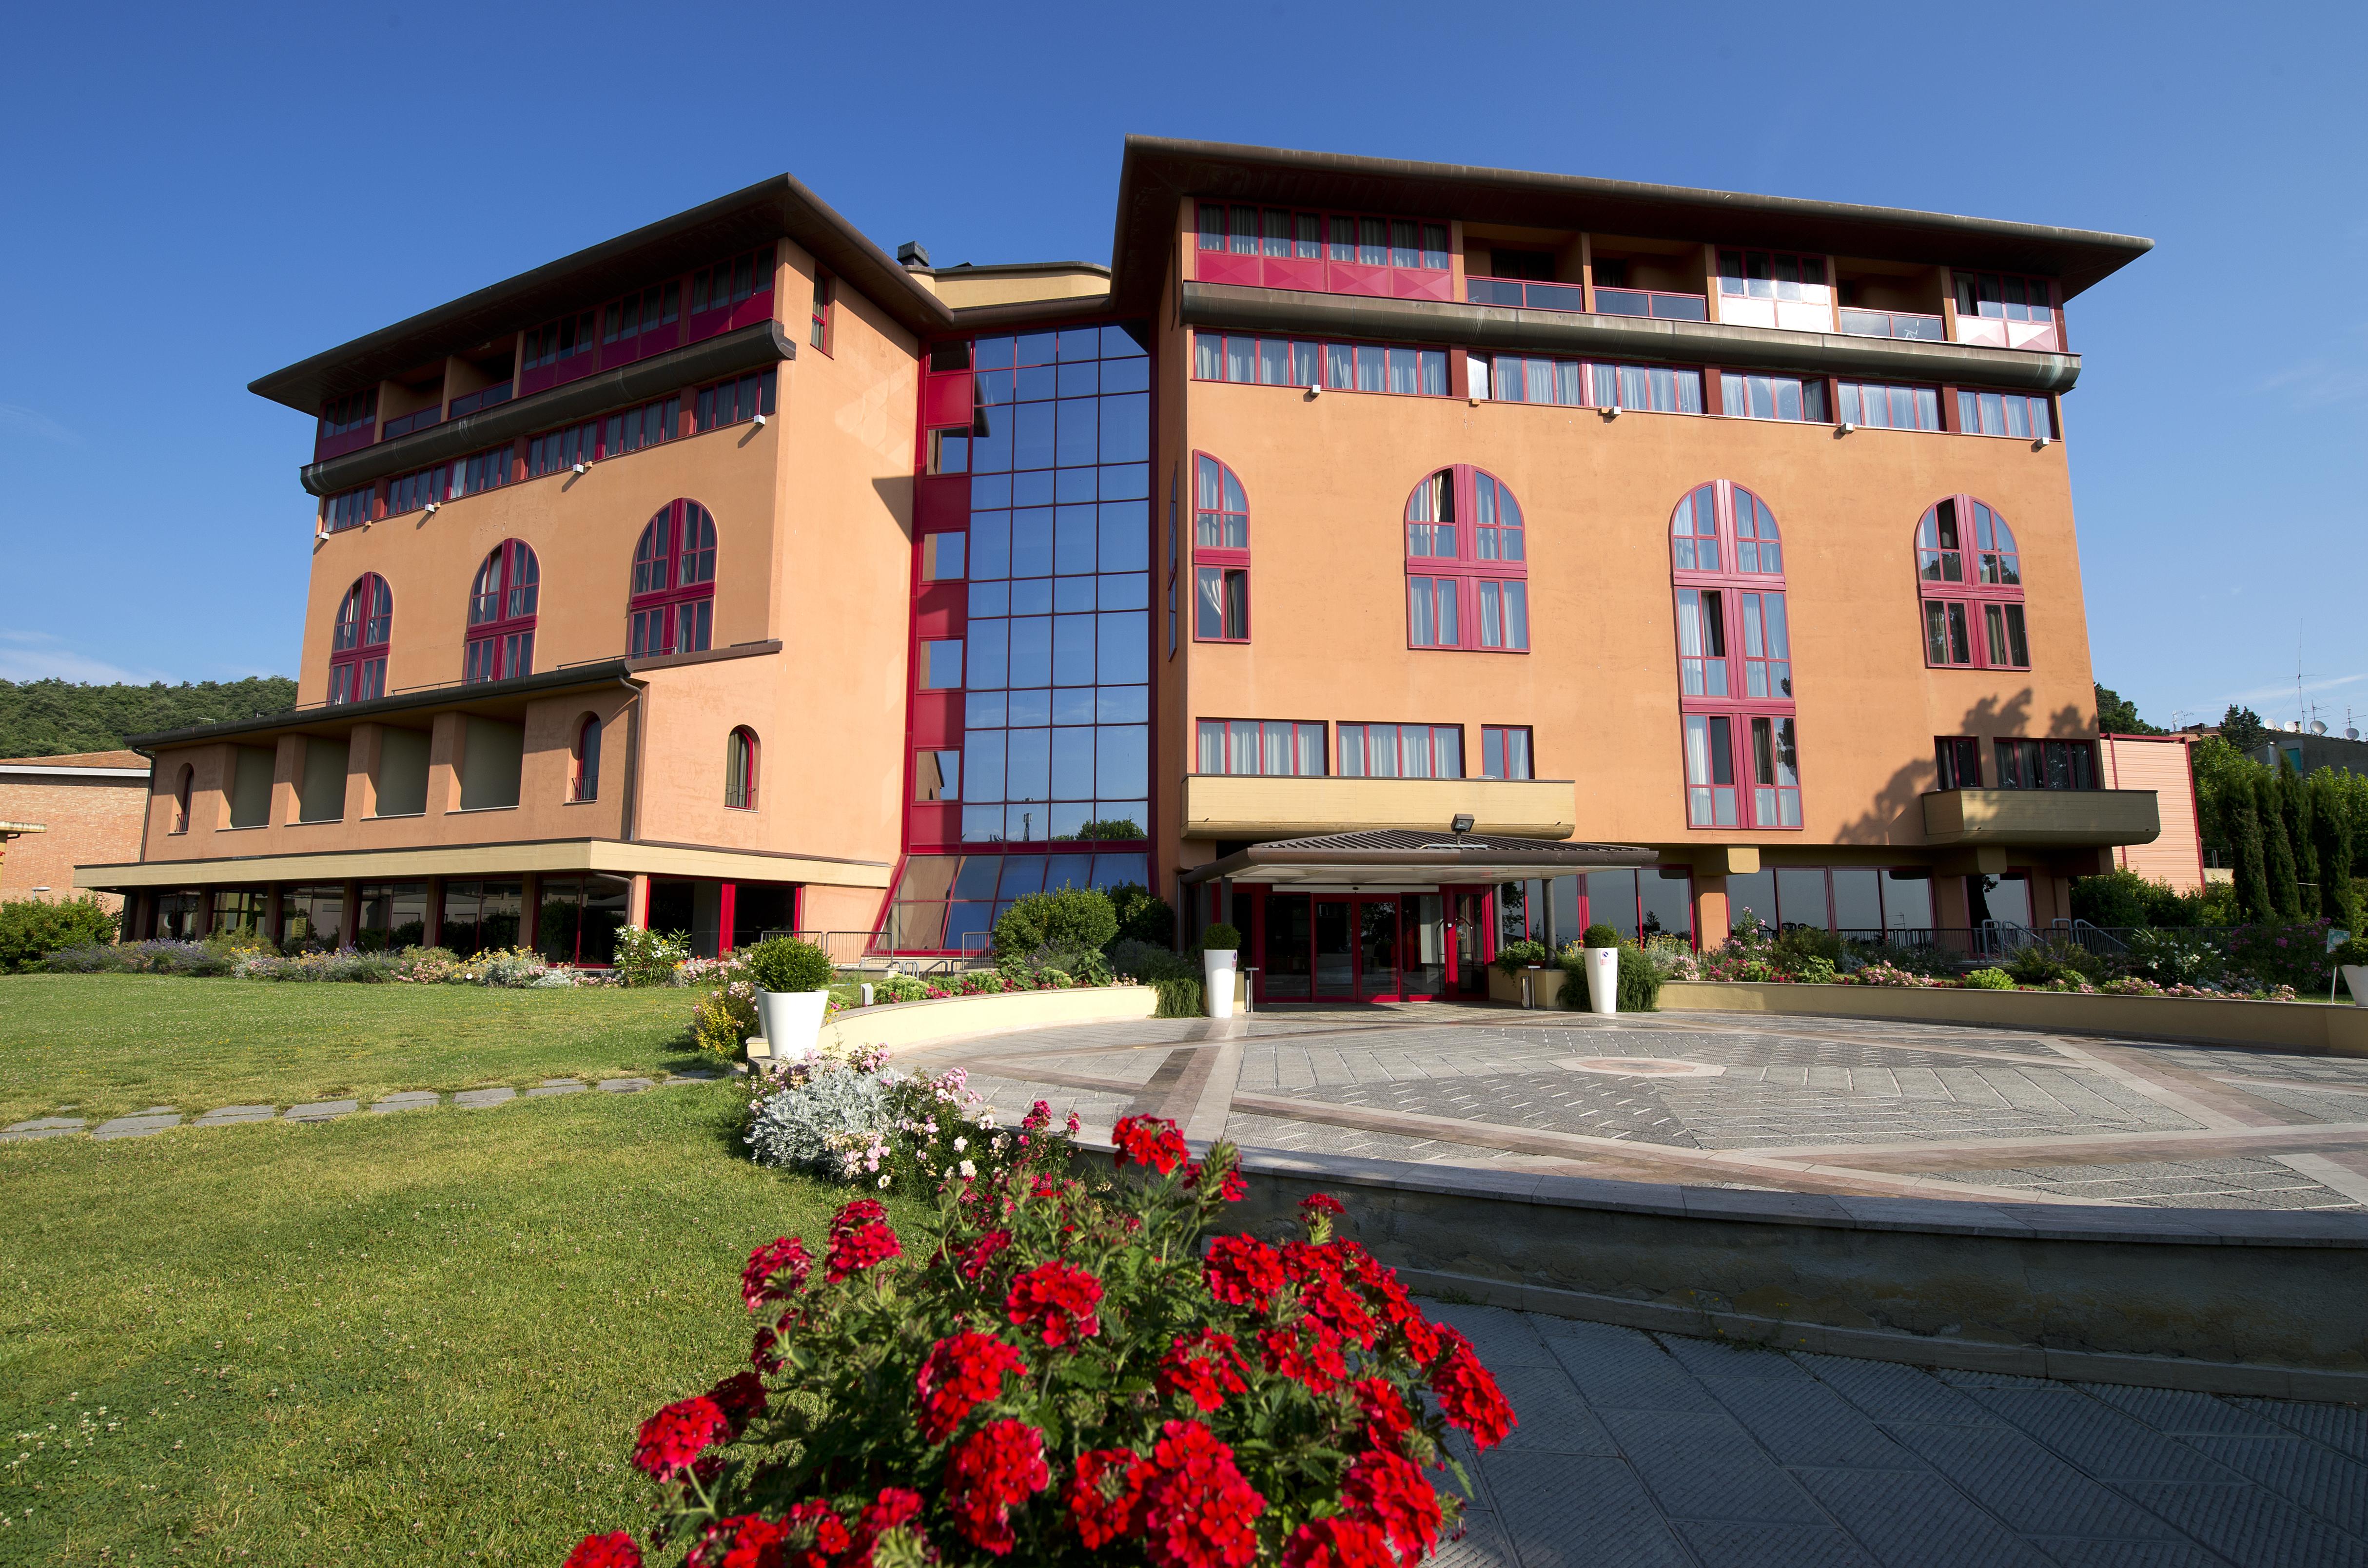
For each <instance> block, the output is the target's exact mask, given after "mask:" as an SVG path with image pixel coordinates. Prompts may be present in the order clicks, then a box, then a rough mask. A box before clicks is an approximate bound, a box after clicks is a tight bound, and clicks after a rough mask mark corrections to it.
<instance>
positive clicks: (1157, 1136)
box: [1110, 1116, 1190, 1176]
mask: <svg viewBox="0 0 2368 1568" xmlns="http://www.w3.org/2000/svg"><path fill="white" fill-rule="evenodd" d="M1110 1142H1113V1143H1115V1144H1117V1145H1118V1153H1117V1154H1116V1155H1115V1156H1113V1158H1114V1159H1115V1162H1116V1164H1117V1165H1118V1167H1119V1168H1120V1169H1121V1170H1124V1169H1125V1168H1126V1167H1127V1166H1128V1165H1149V1166H1150V1167H1151V1168H1152V1169H1153V1170H1156V1171H1157V1172H1158V1173H1159V1174H1160V1175H1161V1176H1166V1175H1167V1173H1168V1172H1170V1171H1172V1170H1174V1169H1175V1168H1176V1167H1177V1166H1178V1165H1182V1164H1183V1163H1184V1161H1185V1158H1186V1156H1187V1155H1188V1154H1189V1153H1190V1150H1188V1149H1186V1148H1185V1147H1184V1135H1183V1134H1182V1133H1180V1132H1178V1131H1176V1124H1175V1123H1174V1122H1172V1121H1170V1120H1168V1119H1167V1118H1166V1117H1164V1116H1121V1117H1120V1118H1119V1119H1118V1125H1117V1126H1115V1127H1113V1128H1111V1129H1110Z"/></svg>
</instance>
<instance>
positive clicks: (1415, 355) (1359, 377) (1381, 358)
mask: <svg viewBox="0 0 2368 1568" xmlns="http://www.w3.org/2000/svg"><path fill="white" fill-rule="evenodd" d="M1237 370H1238V371H1240V372H1242V373H1240V374H1238V375H1237V374H1235V371H1237ZM1449 370H1450V367H1449V365H1448V359H1447V350H1446V349H1444V348H1427V347H1422V346H1421V345H1418V344H1388V343H1342V342H1322V341H1317V340H1314V339H1308V338H1289V337H1257V336H1253V335H1250V334H1248V333H1224V332H1195V333H1194V334H1193V335H1192V379H1193V380H1194V381H1222V382H1224V383H1225V384H1227V385H1230V386H1262V387H1289V388H1291V389H1292V391H1294V392H1306V391H1308V390H1309V389H1310V388H1314V387H1322V388H1324V389H1325V390H1326V391H1328V392H1369V393H1372V394H1375V395H1378V396H1382V397H1447V396H1450V395H1452V390H1453V388H1452V377H1451V376H1450V374H1449ZM1393 381H1407V382H1411V383H1412V384H1411V385H1393V384H1392V383H1393Z"/></svg>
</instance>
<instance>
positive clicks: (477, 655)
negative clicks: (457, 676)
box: [461, 539, 542, 686]
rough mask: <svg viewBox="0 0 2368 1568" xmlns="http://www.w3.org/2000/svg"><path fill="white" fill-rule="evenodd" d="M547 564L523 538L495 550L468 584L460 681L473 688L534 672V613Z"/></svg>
mask: <svg viewBox="0 0 2368 1568" xmlns="http://www.w3.org/2000/svg"><path fill="white" fill-rule="evenodd" d="M541 589H542V563H541V562H540V561H538V560H536V559H535V554H534V551H533V549H532V548H531V547H530V546H529V545H528V544H527V542H526V541H525V540H520V539H506V540H502V542H501V543H499V544H497V545H495V546H494V548H493V551H492V552H491V553H490V554H488V555H487V556H486V557H485V559H484V564H482V565H480V566H479V567H478V568H477V575H476V577H475V579H474V580H473V581H472V583H471V584H470V585H469V640H468V643H467V645H466V647H465V649H464V650H463V653H462V658H461V679H462V680H463V681H465V682H467V683H469V684H470V685H472V686H473V685H476V684H478V683H480V682H484V681H489V680H515V679H517V678H518V676H529V675H532V674H533V673H534V624H535V611H536V608H537V606H538V604H539V603H540V601H541Z"/></svg>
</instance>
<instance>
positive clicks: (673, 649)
mask: <svg viewBox="0 0 2368 1568" xmlns="http://www.w3.org/2000/svg"><path fill="white" fill-rule="evenodd" d="M625 604H626V631H627V639H626V648H627V653H628V656H629V657H632V658H636V659H642V658H648V657H651V656H653V655H655V654H660V653H702V652H704V651H705V650H707V649H708V648H709V647H711V646H712V645H713V642H712V639H713V636H714V631H715V626H714V621H715V517H714V514H712V513H711V512H710V511H708V509H707V508H706V507H704V506H700V504H699V503H698V502H696V501H687V500H675V501H669V502H667V503H666V505H665V506H662V507H660V508H659V509H658V514H657V516H655V517H652V518H651V519H650V521H649V526H648V527H646V528H643V529H642V537H641V540H640V541H639V542H637V543H636V544H635V545H634V546H633V575H632V590H631V592H630V593H629V595H628V596H627V598H626V601H625Z"/></svg>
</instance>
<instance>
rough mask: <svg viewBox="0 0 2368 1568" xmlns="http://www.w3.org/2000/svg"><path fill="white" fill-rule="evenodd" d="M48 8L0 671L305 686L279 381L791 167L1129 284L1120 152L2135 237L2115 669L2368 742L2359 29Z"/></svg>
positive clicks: (18, 356) (927, 222) (24, 222)
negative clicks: (2311, 718) (1912, 213)
mask: <svg viewBox="0 0 2368 1568" xmlns="http://www.w3.org/2000/svg"><path fill="white" fill-rule="evenodd" d="M1977 10H1978V11H1979V12H1980V13H1981V15H1980V16H1979V17H1978V18H1977V17H1976V16H1975V11H1969V10H1968V9H1967V8H1965V7H1953V6H1952V7H1939V6H1920V7H1886V8H1883V9H1881V10H1876V9H1873V8H1867V9H1864V10H1859V9H1855V8H1850V9H1845V10H1842V11H1834V10H1826V11H1822V12H1821V11H1817V10H1815V9H1802V8H1799V7H1778V6H1722V5H1716V4H1704V5H1697V6H1686V7H1653V6H1635V7H1629V8H1626V9H1615V8H1611V7H1578V6H1565V7H1544V6H1533V7H1520V6H1486V7H1482V8H1480V9H1477V10H1470V9H1465V8H1463V7H1460V6H1449V7H1446V8H1445V9H1441V8H1440V7H1437V6H1430V7H1424V8H1420V9H1415V8H1402V9H1393V8H1392V7H1389V6H1370V5H1369V6H1362V7H1351V8H1343V7H1336V6H1281V5H1272V6H1226V5H1222V4H1212V5H1202V6H1195V7H1192V8H1191V9H1190V10H1189V11H1163V10H1156V9H1154V8H1151V7H1123V6H1091V7H1077V8H1075V9H1064V8H1057V7H1038V8H1030V7H1025V6H962V7H958V8H946V9H938V8H934V7H930V6H898V7H885V8H882V7H863V6H859V7H855V8H853V9H852V10H850V9H848V8H846V7H837V6H829V7H825V6H801V7H769V6H738V7H725V6H691V7H654V6H632V7H626V6H610V5H598V4H596V5H573V6H498V5H496V6H444V5H436V4H427V5H412V6H377V7H364V8H360V9H354V8H350V7H329V6H313V7H304V8H301V9H300V8H292V7H290V8H274V7H268V6H243V7H196V8H192V7H186V6H176V7H172V8H165V7H161V6H136V5H135V6H129V7H99V8H97V9H94V8H91V7H87V6H41V7H28V9H27V10H26V11H23V12H19V13H17V18H18V19H17V21H16V22H13V23H11V24H10V28H9V36H10V50H9V53H10V56H11V60H12V64H13V65H14V67H15V69H13V70H12V71H11V73H10V76H11V83H10V91H9V93H8V94H7V95H6V98H5V100H0V126H5V128H6V135H7V144H8V145H9V146H11V147H12V148H14V149H15V150H16V152H15V154H14V155H12V156H11V157H10V158H9V159H8V161H7V164H6V169H5V172H0V214H5V220H0V234H6V236H7V238H6V243H0V288H5V297H6V298H8V299H12V300H15V301H17V305H16V306H15V307H14V308H13V310H12V311H11V312H10V319H11V321H12V323H13V324H12V325H11V327H10V328H9V330H8V331H7V332H6V334H0V474H5V476H6V483H5V484H0V540H5V543H6V554H5V558H0V559H5V561H6V567H5V573H6V575H5V577H0V582H5V584H6V590H5V593H0V678H17V679H24V678H31V677H34V676H42V675H62V676H67V677H68V678H74V679H95V680H106V679H115V678H132V679H143V680H144V679H152V678H165V679H170V680H181V679H225V678H234V677H236V676H242V675H247V674H255V673H266V672H278V673H285V674H292V673H294V669H295V665H296V660H297V651H298V639H299V634H300V625H299V618H300V610H301V606H302V588H303V582H304V574H305V572H306V562H307V559H308V538H309V534H310V527H311V525H310V522H309V517H310V507H309V504H308V501H307V498H306V497H305V496H304V495H303V494H302V492H301V491H300V490H299V489H298V487H297V485H296V483H295V470H296V467H297V465H298V464H299V463H300V462H301V461H302V460H304V459H305V458H306V457H307V456H309V454H310V441H311V435H312V430H311V422H310V421H309V420H308V419H306V418H305V417H303V416H302V415H298V414H295V413H292V412H290V411H289V410H287V409H283V408H280V407H279V406H278V405H276V404H272V403H265V402H263V401H262V400H260V399H258V398H256V397H254V396H253V395H251V394H250V393H248V392H246V391H245V383H246V382H247V381H249V380H251V379H252V378H254V377H255V376H256V375H258V374H261V373H262V372H264V371H266V370H269V369H276V368H278V367H279V366H280V365H283V364H286V363H289V362H290V361H292V360H295V359H298V358H302V357H303V356H305V355H308V354H311V353H313V352H316V351H318V350H320V349H322V348H324V347H330V346H332V345H335V344H336V343H339V342H342V341H344V340H346V339H347V338H349V337H352V336H355V335H359V334H360V333H363V332H366V331H369V330H370V329H371V328H374V327H377V326H381V325H383V324H386V323H389V322H392V321H394V320H397V319H399V318H401V317H403V316H405V315H408V314H410V313H411V312H415V311H417V310H421V309H424V308H426V307H427V306H430V305H434V304H437V303H438V302H440V301H445V300H448V299H450V298H452V297H454V296H456V295H459V294H461V293H464V292H466V291H467V290H471V289H474V288H477V287H480V286H482V285H484V284H485V283H487V282H490V281H493V280H495V279H496V278H504V277H507V276H509V275H510V274H512V273H515V272H518V271H521V270H523V269H525V268H527V267H531V266H534V265H537V264H539V263H541V262H543V261H547V260H549V259H551V258H552V257H554V256H560V255H564V254H565V253H566V252H568V251H571V250H574V249H575V248H577V247H578V246H581V245H585V244H591V243H593V242H596V241H598V240H601V239H605V238H607V237H609V236H610V235H612V234H615V233H620V232H621V231H623V230H626V229H629V228H632V227H633V226H635V225H637V224H640V223H643V222H649V221H650V220H652V219H655V218H658V217H662V216H664V215H666V214H667V213H671V212H675V211H677V210H681V209H683V208H685V207H689V206H690V205H692V204H694V203H696V202H699V201H701V200H704V199H708V198H710V197H712V196H715V195H718V194H720V193H722V192H724V191H727V190H731V189H734V188H736V187H739V186H742V185H745V184H746V183H748V182H750V181H752V180H755V179H757V178H760V177H762V176H766V175H769V174H775V173H779V172H780V171H781V170H784V169H787V170H790V171H791V172H793V173H795V174H797V175H798V176H800V177H801V178H803V180H805V181H806V182H807V183H808V184H809V185H810V186H812V187H814V189H816V190H817V191H819V192H820V193H821V194H822V195H823V196H824V198H825V199H827V200H829V201H831V202H832V203H834V204H835V205H836V206H837V207H838V208H839V210H841V211H843V212H845V213H846V214H847V215H848V217H849V218H850V219H852V220H853V221H854V222H856V223H857V224H858V225H859V226H860V227H861V228H863V229H864V230H865V231H866V232H867V233H870V234H871V237H872V238H873V239H874V240H876V241H878V242H880V243H881V244H882V245H883V246H886V247H890V248H893V247H894V244H896V243H897V242H898V241H900V240H905V239H912V238H918V239H920V240H922V241H924V242H925V243H926V244H928V246H929V248H930V250H931V252H932V254H933V256H935V257H936V259H937V260H938V261H939V262H940V263H946V262H957V261H963V260H971V261H981V262H986V261H1008V260H1021V259H1035V258H1042V257H1082V258H1086V259H1090V260H1097V261H1099V260H1106V259H1107V258H1108V253H1109V246H1110V225H1111V216H1112V200H1113V197H1114V193H1115V184H1116V176H1117V171H1118V163H1119V155H1120V139H1121V136H1123V135H1124V134H1126V133H1127V132H1129V131H1142V132H1146V133H1152V134H1160V135H1172V136H1188V137H1205V138H1210V139H1215V140H1224V141H1237V142H1264V143H1270V144H1275V145H1281V146H1290V147H1306V148H1317V149H1323V150H1327V151H1337V152H1346V153H1368V154H1373V155H1380V156H1392V157H1407V158H1421V159H1430V160H1437V161H1441V162H1452V163H1468V164H1478V165H1503V166H1510V167H1516V168H1528V169H1543V170H1553V171H1558V172H1567V173H1573V174H1585V175H1598V176H1610V177H1615V178H1624V179H1638V180H1655V181H1666V182H1669V183H1673V184H1681V185H1695V186H1707V187H1722V188H1727V189H1736V190H1749V191H1768V192H1775V193H1781V194H1784V195H1792V196H1803V197H1814V198H1822V199H1836V200H1846V201H1864V202H1877V203H1884V204H1891V205H1897V206H1903V207H1919V208H1928V209H1934V210H1943V211H1954V212H1967V213H1976V214H1981V215H1984V216H1990V217H1998V218H2009V219H2016V220H2021V221H2026V222H2047V223H2061V224H2066V225H2070V226H2074V227H2082V228H2095V229H2108V230H2115V231H2119V232H2123V233H2139V234H2145V235H2148V236H2150V237H2152V238H2153V239H2155V240H2156V241H2157V249H2156V251H2155V252H2154V254H2153V255H2151V256H2147V257H2146V258H2145V259H2144V260H2142V261H2140V262H2138V263H2137V264H2136V265H2135V266H2134V267H2130V268H2129V269H2127V270H2126V271H2125V272H2124V273H2123V274H2122V275H2121V276H2119V277H2117V278H2112V279H2110V280H2108V281H2107V282H2106V283H2105V284H2103V285H2102V286H2100V288H2098V289H2095V290H2091V291H2090V292H2089V294H2087V295H2084V296H2083V297H2081V298H2080V299H2079V300H2078V301H2074V304H2073V307H2072V313H2071V330H2072V338H2073V346H2074V347H2075V348H2077V349H2078V350H2079V351H2081V352H2082V353H2083V355H2084V356H2085V358H2086V368H2085V369H2084V371H2083V373H2082V377H2081V381H2080V386H2079V390H2078V392H2075V393H2074V394H2073V396H2072V398H2071V400H2070V403H2069V407H2068V412H2067V415H2066V424H2067V426H2068V435H2069V443H2068V448H2069V453H2070V458H2071V463H2072V475H2073V482H2074V488H2075V496H2076V502H2077V506H2078V516H2079V519H2080V529H2081V550H2082V563H2083V569H2084V572H2085V575H2086V587H2087V593H2088V608H2089V627H2090V637H2091V644H2092V654H2093V658H2094V661H2095V665H2096V669H2097V673H2098V676H2099V678H2100V679H2101V680H2103V681H2104V682H2105V683H2106V684H2108V685H2110V686H2113V687H2117V688H2119V689H2120V690H2121V691H2122V692H2123V694H2124V695H2128V696H2132V697H2134V698H2135V699H2137V700H2138V701H2139V703H2140V705H2141V707H2142V709H2143V710H2145V712H2146V715H2147V716H2148V717H2149V718H2151V719H2153V720H2155V721H2156V722H2171V720H2172V719H2173V718H2174V716H2175V715H2176V716H2177V717H2178V718H2180V719H2181V720H2192V719H2194V718H2199V717H2201V718H2216V717H2217V716H2218V715H2219V713H2220V711H2221V710H2222V709H2223V708H2225V707H2226V705H2227V704H2228V703H2229V702H2231V701H2241V702H2247V703H2249V704H2251V705H2252V706H2253V707H2255V708H2257V709H2259V710H2260V711H2261V712H2262V713H2263V714H2264V715H2266V716H2268V717H2270V718H2271V719H2273V720H2279V721H2283V720H2284V719H2288V718H2291V717H2293V716H2294V711H2295V698H2294V673H2295V670H2296V669H2297V667H2299V668H2300V669H2301V670H2303V671H2304V672H2305V687H2306V688H2307V690H2306V692H2305V700H2310V701H2316V702H2317V703H2318V704H2319V705H2320V712H2321V714H2322V715H2323V716H2324V717H2326V718H2327V719H2328V721H2329V722H2330V724H2331V725H2332V726H2333V727H2334V728H2336V729H2339V730H2340V729H2341V728H2342V726H2343V722H2344V714H2345V709H2346V707H2347V705H2351V706H2352V707H2354V708H2356V710H2357V718H2356V720H2355V722H2360V723H2361V724H2362V726H2363V727H2364V728H2368V614H2363V612H2362V600H2363V588H2368V570H2363V569H2368V541H2363V527H2364V526H2368V506H2363V503H2362V497H2363V495H2368V472H2363V470H2368V441H2363V439H2362V437H2363V434H2368V429H2363V426H2368V286H2363V284H2368V202H2363V201H2362V196H2363V193H2368V176H2363V170H2368V156H2363V154H2368V131H2363V124H2368V121H2363V119H2362V115H2361V112H2360V107H2359V105H2360V96H2361V95H2360V82H2361V75H2360V72H2361V63H2360V62H2361V61H2362V58H2363V57H2368V49H2364V48H2363V46H2368V7H2363V6H2359V5H2357V4H2353V5H2349V6H2334V5H2329V6H2317V7H2312V6H2258V7H2250V8H2237V7H2225V8H2215V9H2214V10H2210V11H2205V10H2203V9H2201V8H2195V7H2183V6H2143V7H2141V6H2081V5H2073V6H1996V7H1984V8H1977Z"/></svg>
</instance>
